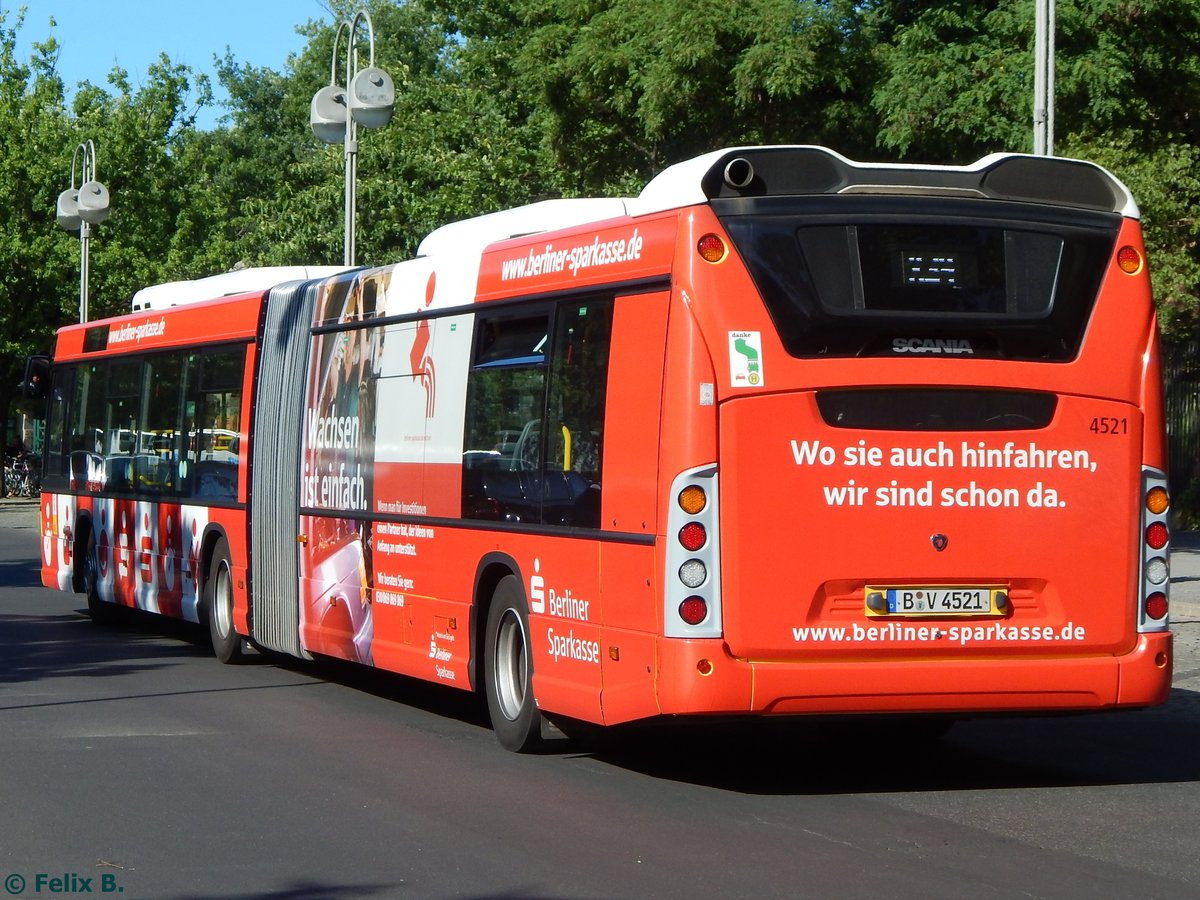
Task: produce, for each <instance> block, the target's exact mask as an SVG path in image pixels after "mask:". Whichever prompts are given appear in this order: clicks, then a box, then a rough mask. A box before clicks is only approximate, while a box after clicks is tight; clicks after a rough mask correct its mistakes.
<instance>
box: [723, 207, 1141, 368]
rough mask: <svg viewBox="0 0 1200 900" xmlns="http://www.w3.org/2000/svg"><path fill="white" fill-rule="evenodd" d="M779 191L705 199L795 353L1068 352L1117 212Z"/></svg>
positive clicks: (1055, 356) (1048, 356)
mask: <svg viewBox="0 0 1200 900" xmlns="http://www.w3.org/2000/svg"><path fill="white" fill-rule="evenodd" d="M779 200H782V201H784V202H782V203H781V202H778V201H774V200H767V201H763V200H760V201H758V202H757V203H754V204H752V205H749V206H747V205H743V206H742V207H740V208H736V207H735V205H734V204H732V203H731V204H728V205H727V206H726V205H725V204H719V203H714V207H715V208H717V211H718V214H719V215H721V220H722V223H723V224H724V225H725V227H726V229H727V230H728V231H729V235H730V237H731V238H732V240H733V242H734V244H735V246H736V247H737V249H738V252H739V253H740V254H741V255H742V257H743V258H744V259H745V261H746V264H747V266H748V268H749V270H750V273H751V275H752V277H753V278H754V281H755V284H756V285H757V286H758V288H759V291H760V293H761V294H762V298H763V301H764V302H765V303H766V305H767V308H768V310H769V312H770V314H771V318H772V320H773V321H774V322H775V325H776V328H777V329H778V331H779V334H780V337H781V339H782V340H783V342H784V344H785V346H786V347H787V348H788V350H789V352H791V353H792V354H793V355H795V356H800V357H811V356H861V355H868V356H870V355H890V354H892V353H893V352H895V347H896V346H905V344H904V343H903V342H905V341H908V340H910V339H912V338H914V337H915V338H922V339H933V340H943V341H950V342H953V345H954V346H956V347H963V348H968V349H969V352H970V355H975V356H992V357H1001V358H1008V359H1042V360H1052V361H1065V360H1069V359H1072V358H1074V356H1075V354H1076V353H1077V352H1078V349H1079V344H1080V341H1081V340H1082V336H1083V330H1084V328H1085V326H1086V324H1087V319H1088V317H1089V315H1090V314H1091V309H1092V304H1093V303H1094V301H1095V298H1096V294H1097V292H1098V290H1099V286H1100V281H1101V279H1102V277H1103V275H1104V272H1105V270H1106V268H1107V264H1108V259H1109V256H1110V254H1111V252H1112V246H1113V241H1114V240H1115V237H1116V231H1117V227H1118V225H1119V222H1120V219H1119V217H1118V216H1114V215H1111V214H1104V213H1092V212H1087V211H1080V210H1058V209H1054V208H1047V207H1037V206H1033V205H1029V204H1014V203H999V204H998V203H996V202H995V201H957V200H946V199H941V198H939V199H931V198H928V197H888V198H858V197H838V198H820V199H819V200H817V201H809V200H797V199H795V198H779ZM722 206H725V208H724V209H722V208H721V207H722ZM731 213H732V214H731ZM898 342H900V343H898Z"/></svg>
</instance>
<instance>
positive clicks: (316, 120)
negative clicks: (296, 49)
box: [309, 9, 396, 266]
mask: <svg viewBox="0 0 1200 900" xmlns="http://www.w3.org/2000/svg"><path fill="white" fill-rule="evenodd" d="M359 22H363V23H365V24H366V26H367V36H368V39H369V42H370V52H371V55H370V58H369V60H368V63H367V67H366V68H365V69H359V68H358V48H357V46H355V36H356V34H357V30H358V25H359ZM343 31H346V32H347V37H346V81H345V84H346V85H347V86H348V87H346V88H343V87H342V86H341V85H339V84H338V83H337V55H338V43H339V42H340V40H341V37H342V32H343ZM395 100H396V89H395V86H394V85H393V83H392V78H391V76H390V75H388V73H387V72H385V71H383V69H379V68H376V66H375V27H374V26H373V25H372V24H371V16H370V14H369V13H368V12H367V11H366V10H365V9H361V10H359V11H358V12H357V13H355V14H354V18H353V19H352V20H350V21H349V22H345V21H343V22H340V23H338V28H337V32H336V34H335V35H334V37H333V59H332V61H331V62H330V65H329V84H328V85H326V86H325V87H323V88H321V89H320V90H319V91H317V92H316V93H315V94H314V95H313V98H312V106H311V107H310V111H309V125H310V126H311V127H312V130H313V134H315V135H316V136H317V137H318V138H319V139H320V140H322V141H324V142H325V143H326V144H337V143H341V144H343V145H344V147H345V156H346V201H345V230H344V240H343V247H344V253H343V259H342V261H343V263H344V264H345V265H347V266H353V265H354V264H355V263H354V255H355V254H354V251H355V247H354V215H355V211H354V208H355V203H356V193H355V192H356V181H357V179H358V161H357V154H358V128H359V126H360V125H361V126H362V127H363V128H382V127H383V126H384V125H386V124H387V123H388V122H390V121H391V118H392V108H393V106H394V104H395Z"/></svg>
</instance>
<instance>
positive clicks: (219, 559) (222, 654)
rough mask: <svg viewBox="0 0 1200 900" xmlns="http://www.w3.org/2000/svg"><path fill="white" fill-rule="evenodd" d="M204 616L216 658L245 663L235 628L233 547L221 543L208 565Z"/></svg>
mask: <svg viewBox="0 0 1200 900" xmlns="http://www.w3.org/2000/svg"><path fill="white" fill-rule="evenodd" d="M204 617H205V618H206V619H207V620H208V634H209V637H210V638H211V639H212V647H213V655H214V656H216V657H217V659H219V660H220V661H221V662H223V663H237V662H241V660H242V636H241V635H240V634H238V633H237V629H235V628H234V627H233V566H232V565H231V564H230V562H229V544H228V543H227V542H226V540H225V538H221V539H220V540H219V541H218V542H217V546H216V547H215V548H214V549H213V555H212V559H211V560H210V561H209V564H208V578H207V579H206V580H205V582H204Z"/></svg>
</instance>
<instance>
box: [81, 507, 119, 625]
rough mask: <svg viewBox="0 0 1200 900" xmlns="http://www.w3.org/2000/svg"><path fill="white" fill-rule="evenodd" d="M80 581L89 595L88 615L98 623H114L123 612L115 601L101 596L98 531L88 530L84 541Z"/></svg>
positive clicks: (84, 591) (85, 592)
mask: <svg viewBox="0 0 1200 900" xmlns="http://www.w3.org/2000/svg"><path fill="white" fill-rule="evenodd" d="M81 562H82V571H81V575H82V577H81V578H80V582H82V584H81V586H82V587H83V593H84V594H85V595H86V596H87V605H88V615H89V616H91V619H92V621H93V622H95V623H96V624H97V625H114V624H116V622H117V620H118V619H119V617H120V614H121V608H120V607H119V606H117V605H116V604H115V603H106V602H105V601H104V600H103V599H102V598H101V597H100V551H99V549H98V548H97V546H96V532H94V531H92V530H90V529H89V530H88V533H87V541H86V542H85V543H84V549H83V559H82V560H81Z"/></svg>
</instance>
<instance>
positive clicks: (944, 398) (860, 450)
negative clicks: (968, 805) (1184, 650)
mask: <svg viewBox="0 0 1200 900" xmlns="http://www.w3.org/2000/svg"><path fill="white" fill-rule="evenodd" d="M709 164H710V165H709V168H708V170H707V172H706V173H705V174H704V176H703V179H702V184H703V187H704V191H705V194H706V195H707V198H708V201H709V209H707V210H705V209H700V210H699V211H697V213H696V214H695V215H693V216H692V218H691V221H692V223H693V224H692V226H691V227H692V230H691V232H690V234H689V236H688V240H690V241H691V242H693V246H695V247H701V248H702V247H703V245H704V244H705V242H706V241H707V242H709V244H710V247H711V244H712V242H713V241H714V240H715V242H716V244H718V245H721V246H722V250H721V252H711V253H709V254H708V255H709V256H711V258H712V259H713V260H714V261H713V262H711V263H707V264H706V263H703V262H697V263H696V265H695V266H693V267H692V269H691V274H690V281H689V282H688V283H687V289H688V291H689V292H690V293H691V295H692V296H693V297H695V298H698V299H697V300H696V301H695V302H692V303H690V305H689V307H688V309H689V313H690V314H691V315H693V316H694V317H695V321H696V325H697V327H698V329H699V330H700V331H701V332H703V334H704V335H705V342H706V345H707V348H708V352H709V354H710V355H711V358H712V363H713V371H714V378H715V382H716V389H715V393H716V403H715V420H714V421H715V428H716V431H717V439H716V445H717V451H718V452H717V456H718V458H717V460H716V463H715V465H713V466H711V467H709V468H708V469H703V468H701V469H697V470H696V472H697V477H699V476H700V475H703V477H704V478H707V479H708V484H709V486H710V489H711V490H713V491H714V492H715V498H716V499H717V500H718V501H719V503H718V504H715V505H714V507H713V508H711V509H710V510H709V514H710V515H712V516H714V518H713V520H712V521H711V522H709V523H708V524H707V527H709V528H711V529H714V533H713V534H712V536H711V543H710V544H709V545H708V546H710V547H718V546H719V558H718V559H714V560H713V561H712V562H711V563H710V565H711V566H713V567H715V568H716V569H717V570H718V572H719V575H718V577H717V578H716V579H714V580H713V581H712V582H711V585H701V586H700V587H699V588H697V589H696V594H698V595H699V596H700V599H701V600H702V601H704V602H705V603H706V604H707V612H706V615H705V617H704V618H702V619H700V620H699V621H698V622H695V623H694V624H693V623H692V622H689V621H686V619H688V618H690V619H692V620H695V619H697V608H696V607H695V605H694V604H693V606H692V607H691V608H690V609H687V608H685V606H684V604H683V603H682V602H681V603H679V604H678V605H677V604H676V599H677V598H678V597H683V598H684V599H685V600H686V599H687V597H688V596H689V594H688V592H689V590H690V589H689V588H687V587H686V586H683V587H679V586H675V588H674V592H673V593H672V589H671V588H669V590H668V595H669V596H668V599H667V601H666V603H665V605H664V616H665V618H666V630H667V634H668V636H675V637H679V638H683V639H685V640H684V641H683V642H681V644H680V645H679V646H677V647H675V648H674V649H669V650H668V652H667V653H666V654H665V656H666V658H667V659H668V665H667V666H666V667H664V672H667V677H664V678H663V680H662V687H661V691H662V694H663V700H662V703H663V706H664V709H672V708H674V709H676V710H677V711H695V712H701V711H704V712H717V711H734V709H735V708H736V707H741V705H742V704H743V703H745V706H744V707H742V709H744V710H745V711H750V712H759V713H780V714H782V713H847V712H850V713H878V712H919V713H950V714H966V713H975V712H987V711H1021V710H1083V709H1099V708H1108V707H1120V706H1145V705H1150V704H1155V703H1159V702H1162V701H1163V700H1164V699H1165V697H1166V694H1167V691H1168V689H1169V686H1170V673H1171V637H1170V633H1169V631H1168V623H1167V591H1168V570H1167V554H1168V549H1169V534H1168V530H1167V521H1166V514H1167V496H1166V478H1165V458H1164V457H1165V452H1164V437H1163V417H1162V407H1161V379H1160V373H1159V363H1158V348H1157V332H1156V322H1155V317H1154V311H1153V306H1152V302H1151V296H1150V287H1149V280H1148V276H1147V273H1146V267H1145V263H1144V250H1143V246H1142V241H1141V237H1140V229H1139V225H1138V220H1137V210H1136V207H1135V206H1134V204H1133V201H1132V200H1131V199H1130V197H1129V194H1128V192H1127V191H1126V190H1125V188H1124V187H1123V186H1122V185H1121V184H1120V183H1119V182H1118V181H1116V179H1114V178H1113V177H1112V176H1111V175H1109V174H1108V173H1106V172H1104V171H1103V170H1101V169H1099V168H1097V167H1094V166H1091V165H1089V164H1085V163H1080V162H1075V161H1068V160H1058V159H1049V158H1033V157H1023V156H996V157H989V158H988V159H985V160H982V161H980V162H979V163H977V164H976V165H974V166H970V167H944V168H937V167H903V166H892V167H888V166H874V165H870V166H866V165H859V164H855V163H851V162H849V161H847V160H845V159H843V158H841V157H838V156H836V155H835V154H832V153H829V152H828V151H824V150H819V149H816V148H760V149H754V150H746V151H730V152H728V153H726V154H724V155H714V156H713V157H712V158H711V159H710V160H709ZM710 212H711V215H709V213H710ZM702 486H703V485H702ZM669 503H670V509H671V512H670V516H671V517H672V520H671V522H672V523H671V526H670V527H669V528H668V531H667V536H666V538H667V540H668V542H674V541H678V540H682V538H681V537H679V535H680V534H681V532H679V529H680V528H683V527H684V526H685V525H686V524H687V523H688V520H689V519H692V518H696V517H695V516H692V515H691V514H690V513H689V512H687V511H686V510H684V509H682V508H681V505H680V503H679V502H678V500H677V499H675V498H672V500H670V501H669ZM703 515H704V514H703V513H700V514H698V516H699V517H701V518H702V516H703ZM671 546H673V545H671ZM670 552H671V551H669V553H670ZM674 552H675V556H674V557H673V559H672V560H671V561H669V563H668V565H667V572H666V577H667V579H668V584H669V585H670V584H671V583H672V582H671V579H675V578H678V577H682V576H681V575H680V572H679V571H677V570H676V569H675V568H674V565H675V562H676V561H678V560H680V559H683V560H684V561H685V562H686V557H688V555H689V554H688V552H687V551H686V550H683V551H679V550H676V551H674ZM700 554H701V555H702V554H703V551H700ZM702 561H703V560H702ZM706 590H708V591H710V592H711V594H712V596H708V597H706V596H704V592H705V591H706ZM717 638H719V639H720V641H721V642H722V643H721V652H720V653H715V652H713V644H714V643H715V641H714V640H712V639H717ZM668 643H669V642H668ZM680 646H682V647H686V649H683V650H681V649H680ZM693 657H694V659H693ZM675 662H678V663H679V665H678V667H677V669H676V670H671V669H670V666H671V665H673V664H674V663H675Z"/></svg>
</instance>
